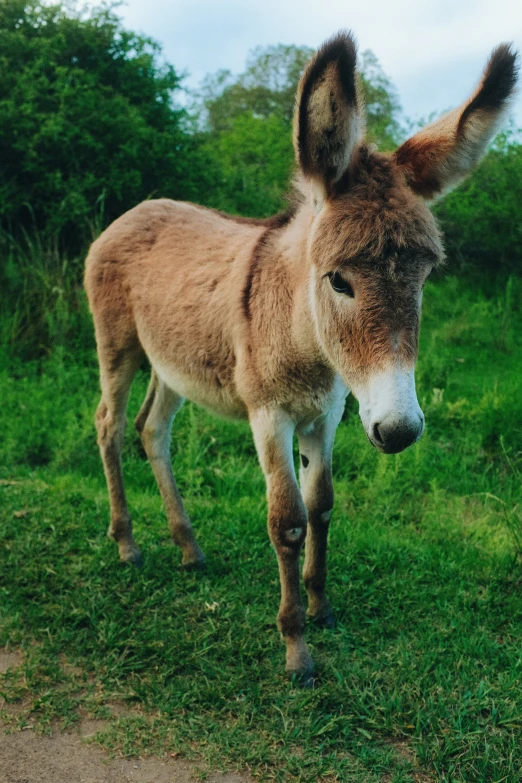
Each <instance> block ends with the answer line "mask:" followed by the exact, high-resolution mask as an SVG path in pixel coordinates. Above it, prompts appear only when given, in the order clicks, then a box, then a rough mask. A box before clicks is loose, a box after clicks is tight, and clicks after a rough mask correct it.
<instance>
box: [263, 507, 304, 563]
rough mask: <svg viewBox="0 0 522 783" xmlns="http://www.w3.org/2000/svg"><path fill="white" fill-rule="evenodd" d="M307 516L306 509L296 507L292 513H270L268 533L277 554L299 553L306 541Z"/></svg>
mask: <svg viewBox="0 0 522 783" xmlns="http://www.w3.org/2000/svg"><path fill="white" fill-rule="evenodd" d="M307 526H308V515H307V513H306V509H305V508H304V506H303V507H298V508H297V509H294V510H293V512H292V513H288V512H286V513H280V512H279V513H278V512H275V513H274V512H270V513H269V516H268V532H269V535H270V540H271V542H272V544H273V546H274V548H275V549H276V551H277V552H280V551H281V552H288V553H289V554H290V553H292V554H294V555H295V553H297V554H298V553H299V551H300V550H301V547H302V546H303V544H304V542H305V539H306V529H307Z"/></svg>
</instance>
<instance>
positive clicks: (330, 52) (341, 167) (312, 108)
mask: <svg viewBox="0 0 522 783" xmlns="http://www.w3.org/2000/svg"><path fill="white" fill-rule="evenodd" d="M356 54H357V50H356V45H355V41H354V39H353V37H352V35H351V34H350V33H348V32H340V33H338V34H337V35H336V36H335V37H334V38H331V39H330V40H329V41H327V42H326V43H325V44H323V46H322V47H321V48H320V49H319V51H318V52H317V54H316V55H315V57H314V58H313V59H312V60H311V61H310V62H309V64H308V66H307V67H306V69H305V72H304V74H303V76H302V77H301V81H300V82H299V88H298V91H297V99H296V108H295V113H294V148H295V153H296V158H297V163H298V164H299V167H300V169H301V172H302V173H303V174H304V176H305V178H306V179H308V180H311V181H312V183H313V184H314V185H315V186H316V187H317V193H316V194H315V195H316V196H317V197H318V199H319V200H322V199H324V198H326V197H327V196H329V195H332V193H333V190H334V186H335V183H336V182H338V181H339V179H340V178H341V177H342V175H343V174H344V172H345V171H346V169H347V167H348V164H349V162H350V159H351V156H352V154H353V151H354V149H355V147H356V145H357V143H358V142H359V141H360V139H361V136H362V134H363V132H364V120H363V119H362V116H363V112H362V100H361V97H360V95H359V90H358V87H357V79H356V73H355V64H356Z"/></svg>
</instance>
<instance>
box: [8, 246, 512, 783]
mask: <svg viewBox="0 0 522 783" xmlns="http://www.w3.org/2000/svg"><path fill="white" fill-rule="evenodd" d="M17 252H18V251H17ZM32 252H33V253H34V255H35V256H36V255H37V250H36V248H34V249H33V251H32ZM35 262H36V263H39V264H40V266H39V267H38V268H39V269H40V270H47V271H46V272H45V273H44V272H41V274H42V276H43V279H44V283H45V286H46V289H45V290H46V293H45V296H44V297H43V298H42V301H39V300H38V297H37V296H36V295H35V292H34V291H33V290H31V281H28V282H22V283H21V285H22V286H23V285H26V286H27V288H26V289H25V290H26V291H27V295H28V296H34V299H33V300H32V301H33V302H34V307H35V308H36V309H37V312H38V313H39V315H38V321H37V320H36V319H35V318H34V313H33V314H32V313H31V311H30V310H26V311H25V313H26V315H25V316H24V318H25V320H24V319H21V320H20V321H19V323H20V324H23V323H25V324H26V326H25V327H24V328H26V329H29V331H28V332H24V331H23V330H22V332H21V334H22V335H23V334H26V335H27V337H26V342H25V343H24V345H26V346H27V345H32V346H38V345H41V346H43V345H46V346H47V347H46V348H45V351H44V356H43V358H42V355H40V356H39V358H38V359H34V360H26V361H25V362H24V363H23V364H22V363H21V362H20V361H19V360H17V358H16V356H15V355H14V353H13V350H11V355H10V356H9V357H8V361H6V362H5V363H4V366H3V368H0V398H1V400H2V406H1V408H0V431H1V432H2V437H1V438H0V493H1V494H2V503H1V505H0V558H1V567H0V645H10V646H16V647H18V648H21V649H22V650H23V652H24V665H23V668H22V670H21V671H19V672H13V673H10V674H7V675H3V676H2V675H0V691H1V692H2V693H3V694H4V707H3V715H4V719H6V720H9V721H10V722H11V725H12V726H13V727H16V726H19V727H23V726H24V725H28V723H31V725H33V726H35V727H37V728H39V729H40V730H43V731H45V730H47V729H48V728H49V726H51V725H60V726H69V725H70V724H71V723H74V722H75V721H77V720H78V719H79V717H80V716H81V715H82V714H86V713H87V714H90V715H92V716H98V717H106V718H107V717H109V718H110V722H109V723H108V724H107V725H106V727H105V728H104V730H103V732H102V733H100V735H99V736H98V740H99V741H100V742H102V743H103V744H104V745H105V746H107V747H109V748H112V749H113V750H115V751H117V752H121V753H125V754H135V753H140V754H146V753H149V752H155V753H160V754H162V753H165V752H172V753H181V754H183V755H186V756H190V757H195V758H199V759H204V760H206V761H207V763H209V764H210V766H212V767H216V766H220V765H221V764H223V765H225V766H228V767H232V766H238V767H243V768H244V767H248V768H249V769H251V770H252V771H253V773H254V774H255V775H257V776H259V777H261V778H263V779H267V780H269V779H271V780H276V781H280V783H283V782H284V783H288V782H289V781H302V782H303V783H316V782H317V781H319V780H321V781H336V780H337V781H340V780H342V781H351V782H352V781H353V783H377V781H379V783H382V781H384V780H385V781H387V782H388V781H389V782H390V783H413V781H421V780H422V781H437V782H439V781H440V783H449V781H452V783H453V781H454V782H455V783H484V781H499V780H503V781H506V783H518V781H519V780H520V777H521V774H522V762H521V759H522V729H521V722H520V704H521V703H522V684H521V678H520V674H519V672H520V662H521V658H520V645H521V635H522V631H521V626H520V619H521V618H522V596H521V592H520V585H521V584H522V563H521V557H520V556H521V544H522V520H521V515H520V506H521V499H522V487H521V471H522V447H521V444H522V419H521V417H520V399H521V391H522V388H521V387H522V378H521V374H520V367H521V366H522V312H521V311H520V308H519V307H518V306H517V302H519V301H520V298H521V297H522V281H520V279H518V278H516V277H513V278H511V279H510V280H509V281H508V282H507V284H504V285H503V286H502V287H500V286H499V288H498V290H495V291H491V292H490V294H491V295H489V296H487V295H486V293H485V292H484V291H483V290H481V289H480V288H478V287H477V288H469V287H466V285H464V283H463V282H462V281H461V280H458V279H455V278H447V279H444V280H439V281H437V282H435V283H430V284H428V285H427V286H426V291H425V302H424V320H423V326H422V333H421V347H420V358H419V363H418V371H417V386H418V394H419V399H420V401H421V405H422V407H423V408H424V411H425V413H426V421H427V429H426V433H425V435H424V437H423V438H422V439H421V441H420V442H419V443H418V444H417V445H416V446H414V447H412V448H410V449H408V450H407V451H406V452H404V453H402V454H398V455H395V456H391V457H390V456H388V457H387V456H384V455H381V454H378V453H377V452H376V451H375V450H373V449H372V448H371V447H370V446H369V444H368V443H367V439H366V437H365V435H364V433H363V430H362V426H361V423H360V421H359V418H358V415H357V404H356V403H355V401H354V400H349V403H348V405H347V411H346V415H345V417H344V420H343V421H342V423H341V425H340V427H339V431H338V435H337V439H336V445H335V450H334V478H335V489H336V505H335V511H334V516H333V524H332V532H331V541H330V576H329V586H330V587H329V589H330V596H331V600H332V603H333V606H334V609H335V611H336V614H337V618H338V628H337V630H336V631H335V632H334V633H328V632H325V631H320V630H318V629H314V628H311V629H310V630H309V632H308V639H309V642H310V644H311V646H312V649H313V653H314V658H315V659H316V662H317V666H318V674H319V679H318V682H317V687H316V689H315V690H314V691H312V692H308V693H305V692H300V691H298V690H295V689H294V688H293V687H292V685H291V684H288V683H287V682H286V681H285V679H284V674H283V668H284V666H283V657H284V656H283V650H282V646H281V644H280V641H279V639H278V636H277V632H276V629H275V613H276V610H277V603H278V591H279V587H278V577H277V566H276V562H275V557H274V555H273V552H272V551H271V548H270V546H269V543H268V539H267V535H266V522H265V516H266V505H265V500H264V486H263V478H262V474H261V471H260V469H259V467H258V465H257V460H256V456H255V449H254V445H253V442H252V438H251V436H250V434H249V431H248V427H247V425H246V424H245V423H239V424H236V423H233V422H222V421H219V420H217V419H215V418H213V417H212V416H210V415H209V414H208V413H206V412H204V411H202V410H199V409H197V408H195V407H194V406H192V405H188V404H187V405H186V406H184V407H183V408H182V410H181V411H180V413H179V415H178V416H177V418H176V421H175V423H174V432H173V446H172V458H173V464H174V470H175V473H176V477H177V480H178V483H179V485H180V489H181V491H182V493H183V495H184V498H185V502H186V506H187V509H188V511H189V513H190V514H191V516H192V518H193V520H194V523H195V527H196V531H197V535H198V538H199V540H200V542H201V544H202V546H203V548H204V550H205V552H206V554H207V560H208V570H207V573H206V574H203V575H199V576H197V575H190V574H189V575H187V574H185V573H184V572H182V571H181V569H179V568H178V563H179V553H178V552H177V551H176V550H175V549H174V548H172V547H171V546H170V545H169V538H168V531H167V525H166V521H165V518H164V512H163V510H162V507H161V501H160V498H159V494H158V491H157V488H156V486H155V483H154V480H153V477H152V473H151V470H150V467H149V465H148V463H147V461H146V460H145V459H144V455H143V450H142V448H141V445H140V442H139V439H138V437H137V435H136V433H135V432H134V431H133V429H132V428H129V430H128V432H127V436H126V445H125V451H124V472H125V476H126V482H127V489H128V495H129V504H130V507H131V510H132V513H133V517H134V528H135V534H136V538H137V541H138V542H139V544H140V546H141V548H142V550H143V552H144V554H145V566H144V569H143V570H142V571H141V572H136V571H133V570H129V569H125V568H122V567H121V566H120V564H119V563H118V559H117V553H116V548H115V546H114V545H113V543H112V542H110V541H108V540H107V539H106V537H105V530H106V527H107V523H108V499H107V493H106V488H105V481H104V477H103V471H102V468H101V463H100V460H99V455H98V452H97V447H96V443H95V433H94V427H93V416H94V410H95V408H96V405H97V401H98V395H99V390H98V378H97V367H96V359H95V354H94V350H93V347H92V345H93V343H92V336H91V334H90V325H89V321H88V319H87V316H86V312H85V309H82V308H84V304H83V301H82V295H81V293H80V291H79V288H78V285H77V282H76V279H77V278H75V275H74V273H73V266H70V267H68V266H66V267H63V266H62V267H61V269H62V272H60V274H61V275H62V282H63V288H62V290H63V291H64V292H66V293H65V294H64V295H63V302H66V303H67V305H66V306H67V312H68V313H72V316H71V318H70V320H67V319H68V316H67V315H66V314H65V310H64V313H63V314H62V315H59V314H57V313H56V312H55V311H53V314H52V316H49V313H48V312H46V307H47V308H52V307H53V306H54V305H53V303H55V302H56V301H57V299H58V298H59V295H58V294H57V293H56V292H53V286H52V285H51V280H50V278H51V273H54V271H53V270H54V269H55V267H53V264H56V263H57V262H58V261H57V258H56V257H55V258H54V259H53V257H52V256H50V257H48V258H47V259H45V260H44V259H41V258H40V260H39V261H38V260H37V259H35ZM24 263H26V264H27V265H28V267H27V268H29V266H30V264H31V263H32V262H31V254H30V252H29V250H28V249H27V248H26V257H25V261H24ZM75 263H78V264H79V261H78V262H75ZM39 274H40V272H39ZM35 279H40V278H39V277H38V278H35ZM69 295H70V297H71V298H68V296H69ZM76 297H77V298H76ZM75 302H77V307H78V309H77V310H76V311H75V308H76V304H74V303H75ZM45 303H47V304H45ZM38 308H39V309H38ZM15 309H16V308H15ZM13 317H14V316H13V312H11V313H7V315H6V311H5V310H3V311H2V318H1V320H2V321H4V320H5V322H6V323H12V318H13ZM75 319H78V322H79V323H81V326H80V327H78V326H76V325H75V323H77V322H76V321H75ZM37 322H38V323H40V324H41V325H42V327H43V330H44V335H45V337H44V338H40V340H39V341H38V340H37V339H36V336H35V335H36V323H37ZM31 323H33V326H32V329H33V330H34V331H31V329H30V326H31ZM60 323H61V324H62V325H61V326H59V324H60ZM2 328H3V329H5V328H6V327H5V323H4V325H3V327H2ZM20 328H21V327H20ZM83 329H85V330H86V331H85V332H83V331H82V330H83ZM87 329H89V333H88V332H87ZM7 333H9V329H8V330H7ZM78 346H79V347H78ZM80 349H81V350H80ZM24 350H25V348H24ZM146 385H147V372H146V370H143V371H141V372H140V373H139V374H138V377H137V379H136V381H135V384H134V386H133V389H132V394H131V400H130V405H129V419H132V417H133V416H134V415H135V414H136V412H137V410H138V408H139V406H140V403H141V400H142V398H143V396H144V394H145V389H146ZM71 663H72V664H74V665H75V667H78V668H76V669H74V671H72V670H71V668H70V666H69V664H71ZM12 703H16V710H12V709H11V706H10V705H11V704H12ZM122 704H123V705H125V709H124V710H123V712H122Z"/></svg>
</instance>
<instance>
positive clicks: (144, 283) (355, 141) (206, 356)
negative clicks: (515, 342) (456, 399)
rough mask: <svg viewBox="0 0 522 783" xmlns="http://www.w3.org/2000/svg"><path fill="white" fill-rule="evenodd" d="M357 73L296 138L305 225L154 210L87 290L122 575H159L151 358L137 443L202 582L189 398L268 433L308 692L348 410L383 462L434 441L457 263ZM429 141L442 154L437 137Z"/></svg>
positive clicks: (274, 531)
mask: <svg viewBox="0 0 522 783" xmlns="http://www.w3.org/2000/svg"><path fill="white" fill-rule="evenodd" d="M354 64H355V47H354V44H353V41H352V39H351V38H350V36H348V35H346V34H341V35H339V36H337V37H336V38H334V39H332V41H330V42H328V43H327V44H326V45H325V46H324V47H323V48H322V49H321V50H320V51H319V53H318V54H317V56H316V58H315V59H314V60H313V61H312V63H311V64H310V65H309V66H308V68H307V70H306V72H305V74H304V76H303V79H302V81H301V85H300V88H299V99H298V103H297V107H296V120H295V131H294V139H295V145H296V157H297V160H298V162H299V165H300V169H301V176H300V193H299V194H298V195H297V198H296V204H295V207H294V208H293V210H291V211H290V212H289V213H288V214H286V215H283V216H279V217H277V218H274V219H272V220H270V221H266V222H263V221H261V222H259V221H248V220H239V219H234V218H230V217H228V216H225V215H221V214H220V213H217V212H215V211H213V210H207V209H204V208H202V207H199V206H195V205H192V204H187V203H181V202H174V201H169V200H167V199H160V200H157V201H147V202H144V203H142V204H140V205H139V206H137V207H136V208H135V209H133V210H131V211H130V212H128V213H126V214H125V215H123V216H122V217H121V218H119V219H118V220H116V221H115V222H114V223H113V224H112V225H111V226H110V227H109V228H108V229H107V230H106V231H105V232H104V233H103V234H102V235H101V236H100V237H99V238H98V239H97V240H96V241H95V242H94V244H93V245H92V248H91V251H90V253H89V256H88V258H87V262H86V273H85V287H86V290H87V293H88V297H89V302H90V306H91V310H92V313H93V317H94V323H95V329H96V342H97V348H98V357H99V363H100V380H101V388H102V398H101V402H100V405H99V407H98V411H97V414H96V425H97V429H98V442H99V446H100V451H101V455H102V459H103V464H104V469H105V474H106V478H107V484H108V488H109V495H110V504H111V523H110V528H109V533H110V535H111V536H112V537H113V538H114V539H115V540H116V541H117V543H118V547H119V551H120V556H121V558H122V559H123V560H126V561H131V562H135V563H138V562H139V561H140V558H141V555H140V552H139V550H138V547H137V546H136V544H135V542H134V538H133V535H132V526H131V520H130V514H129V511H128V508H127V503H126V499H125V491H124V486H123V476H122V468H121V449H122V443H123V432H124V427H125V409H126V404H127V399H128V394H129V388H130V384H131V382H132V379H133V377H134V375H135V373H136V371H137V369H138V366H139V363H140V361H141V359H142V357H143V356H144V355H146V356H147V357H148V359H149V361H150V363H151V365H152V377H151V383H150V386H149V390H148V392H147V396H146V399H145V401H144V403H143V406H142V408H141V411H140V413H139V415H138V418H137V420H136V426H137V428H138V431H139V432H140V434H141V437H142V440H143V444H144V448H145V450H146V453H147V456H148V458H149V460H150V462H151V465H152V468H153V471H154V474H155V476H156V479H157V482H158V485H159V488H160V491H161V495H162V498H163V501H164V504H165V508H166V512H167V517H168V521H169V525H170V529H171V532H172V537H173V540H174V541H175V543H176V544H177V545H178V546H179V547H180V548H181V551H182V556H183V563H184V565H186V566H188V567H196V566H199V565H201V564H202V562H203V554H202V552H201V550H200V548H199V546H198V544H197V543H196V540H195V537H194V533H193V530H192V526H191V523H190V521H189V518H188V516H187V514H186V512H185V510H184V508H183V504H182V501H181V498H180V495H179V492H178V489H177V486H176V483H175V480H174V476H173V475H172V471H171V466H170V459H169V442H170V427H171V424H172V420H173V418H174V415H175V413H176V411H177V410H178V409H179V407H180V405H181V404H182V402H183V399H184V398H188V399H190V400H193V401H194V402H196V403H198V404H200V405H203V406H205V407H207V408H209V409H210V410H212V411H214V412H216V413H217V414H220V415H223V416H229V417H233V418H240V417H244V418H248V419H249V421H250V424H251V428H252V432H253V436H254V441H255V444H256V448H257V452H258V455H259V461H260V464H261V467H262V469H263V472H264V474H265V477H266V484H267V497H268V530H269V535H270V539H271V541H272V544H273V546H274V549H275V551H276V554H277V558H278V563H279V572H280V577H281V606H280V610H279V614H278V625H279V628H280V630H281V633H282V635H283V637H284V640H285V642H286V649H287V670H288V671H289V672H296V673H298V674H299V675H301V676H302V677H303V678H304V680H305V681H310V678H311V674H312V671H313V663H312V660H311V657H310V655H309V652H308V650H307V647H306V644H305V640H304V624H305V615H304V609H303V607H302V604H301V598H300V590H299V553H300V550H301V548H302V545H303V543H304V541H305V539H306V557H305V564H304V582H305V586H306V590H307V593H308V601H309V608H308V612H309V614H310V615H311V616H312V617H313V618H315V619H316V620H317V621H318V622H321V623H323V624H326V625H331V624H332V622H333V615H332V610H331V607H330V604H329V603H328V599H327V597H326V592H325V583H326V543H327V535H328V526H329V521H330V515H331V511H332V507H333V489H332V476H331V466H332V448H333V441H334V435H335V430H336V428H337V425H338V424H339V421H340V419H341V416H342V411H343V408H344V401H345V397H346V395H347V393H348V389H349V388H350V389H352V390H353V391H354V393H355V394H356V396H357V397H358V398H359V401H360V404H361V417H362V418H363V423H364V425H365V427H366V430H367V433H368V437H369V438H370V440H371V442H372V443H373V444H374V445H375V446H376V447H378V448H380V449H381V450H383V451H398V450H400V449H402V448H405V447H406V446H407V445H409V444H410V443H411V442H413V441H414V440H416V439H417V438H418V437H420V434H421V433H422V427H423V417H422V412H421V411H420V409H419V408H418V404H417V402H416V397H415V393H414V386H413V385H412V384H413V367H414V364H415V360H416V356H417V338H418V330H419V314H420V298H421V297H420V293H421V287H422V285H423V283H424V280H425V278H426V276H427V274H428V273H429V270H430V269H431V267H432V266H433V265H434V264H436V263H438V261H439V260H440V259H441V257H442V248H441V244H440V237H439V233H438V230H437V227H436V224H435V222H434V220H433V217H432V216H431V213H430V212H429V211H428V209H427V207H426V206H425V204H424V202H423V200H422V198H420V197H419V196H418V195H416V192H415V190H418V191H421V190H422V187H420V186H419V182H421V180H422V176H423V173H422V166H421V167H420V168H419V169H418V170H417V169H415V166H416V163H417V159H416V156H415V149H416V145H417V146H418V144H417V142H415V140H413V141H412V143H411V144H410V148H409V150H410V153H411V158H410V157H408V155H409V153H408V148H401V149H402V153H401V156H400V158H401V159H400V160H398V159H397V157H394V156H385V155H380V154H378V153H375V152H373V151H372V150H370V149H368V148H366V146H365V145H364V144H363V143H362V142H361V141H360V131H361V128H362V120H361V117H362V116H363V114H362V106H361V99H360V94H359V92H358V90H357V86H356V76H355V71H354ZM497 102H498V101H497ZM481 111H484V110H483V109H481ZM491 113H492V112H490V114H491ZM455 116H457V115H455ZM471 119H473V118H472V117H471ZM447 122H453V120H444V123H447ZM477 122H479V124H480V123H482V124H481V126H480V127H481V128H482V127H483V122H482V119H480V121H479V120H477ZM440 127H441V126H439V128H440ZM444 127H446V126H445V125H444ZM428 134H429V136H430V138H431V139H432V141H433V138H434V137H435V136H436V134H435V136H434V132H433V131H428ZM446 135H447V134H446ZM471 135H473V134H471ZM478 135H479V137H480V138H479V139H478V141H477V144H478V146H479V148H480V150H482V149H483V146H484V143H483V142H484V138H483V133H482V131H481V132H480V133H479V134H478ZM466 138H468V137H466ZM470 138H471V136H470ZM421 141H422V137H421ZM470 143H471V142H470ZM442 146H444V145H442ZM412 150H413V152H412ZM439 153H440V150H439ZM437 154H438V153H436V154H434V156H435V157H436V156H437ZM475 157H476V155H473V154H471V155H469V156H468V160H470V161H474V160H475ZM450 159H451V156H450ZM422 165H424V164H422ZM445 166H446V169H447V170H448V172H447V174H448V178H449V179H450V180H452V179H453V177H454V174H455V171H454V170H453V169H458V171H459V176H460V171H461V168H462V164H461V162H459V163H458V164H457V163H451V162H450V163H447V164H445ZM452 166H453V168H452ZM429 176H431V174H429ZM429 176H428V178H429ZM413 180H415V183H416V187H412V185H411V183H412V181H413ZM339 286H341V287H342V289H341V291H339ZM376 411H377V412H378V413H376ZM294 433H295V434H297V436H298V439H299V448H300V452H301V459H302V466H301V470H300V482H301V489H300V488H299V484H298V480H297V477H296V475H295V470H294V464H293V457H292V439H293V436H294Z"/></svg>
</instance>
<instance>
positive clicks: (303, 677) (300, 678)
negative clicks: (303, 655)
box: [286, 666, 315, 688]
mask: <svg viewBox="0 0 522 783" xmlns="http://www.w3.org/2000/svg"><path fill="white" fill-rule="evenodd" d="M286 674H287V677H288V678H289V680H290V682H291V683H292V685H294V686H295V687H296V688H313V687H314V685H315V678H314V669H313V666H312V667H311V668H309V669H306V670H305V671H289V670H288V669H287V671H286Z"/></svg>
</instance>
